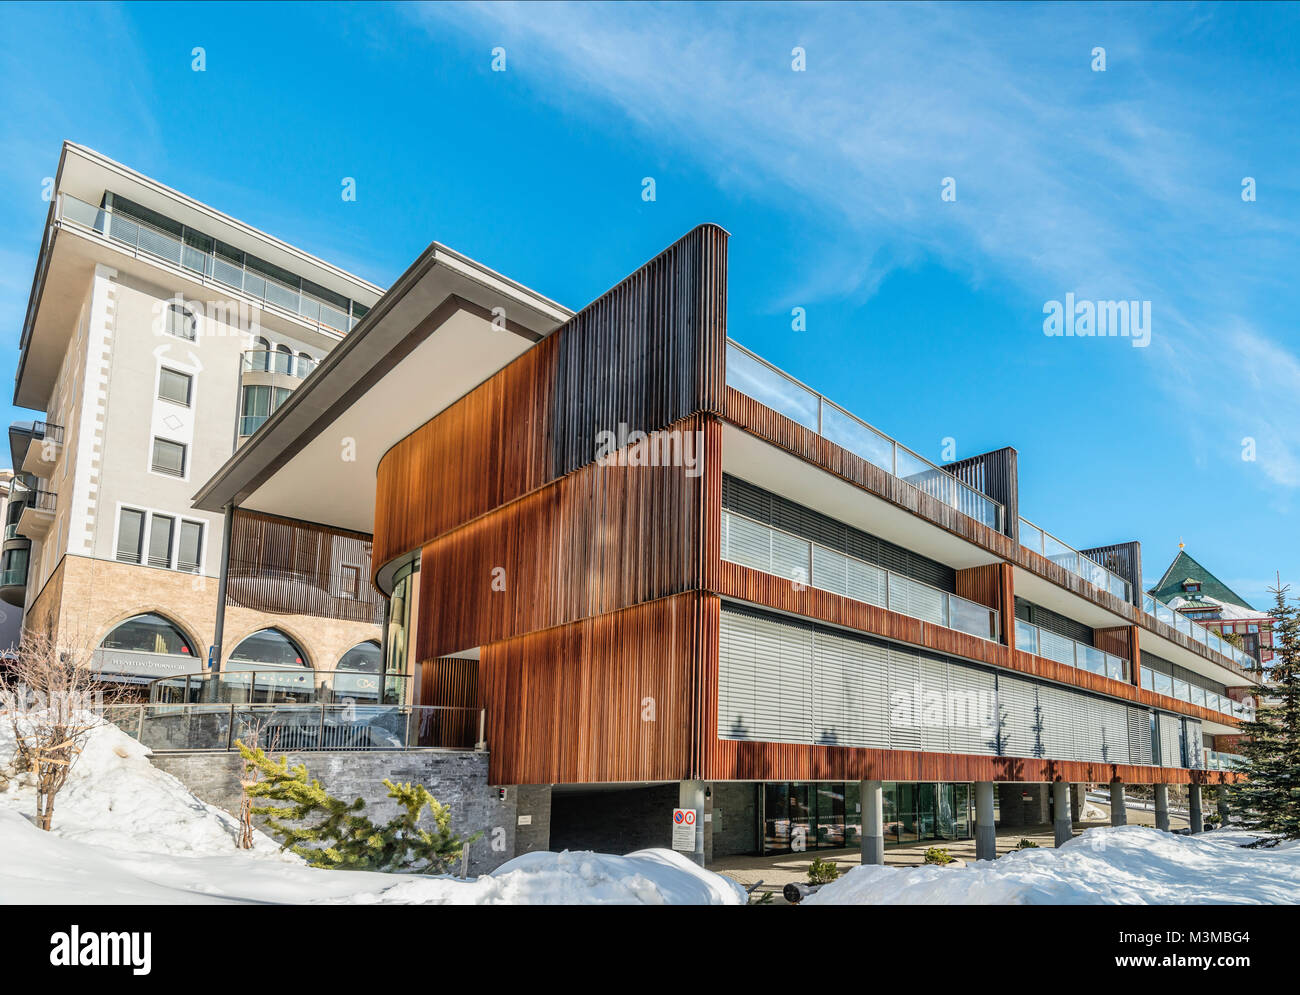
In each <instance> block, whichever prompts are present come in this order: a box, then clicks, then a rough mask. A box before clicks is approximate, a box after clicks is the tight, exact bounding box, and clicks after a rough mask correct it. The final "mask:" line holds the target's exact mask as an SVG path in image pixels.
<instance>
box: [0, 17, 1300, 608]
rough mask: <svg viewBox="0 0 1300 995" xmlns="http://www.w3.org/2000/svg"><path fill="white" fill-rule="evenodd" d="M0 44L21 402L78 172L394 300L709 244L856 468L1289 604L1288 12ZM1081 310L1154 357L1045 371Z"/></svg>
mask: <svg viewBox="0 0 1300 995" xmlns="http://www.w3.org/2000/svg"><path fill="white" fill-rule="evenodd" d="M5 20H6V27H7V31H6V32H5V33H4V36H3V38H0V82H2V83H3V86H2V87H0V110H2V111H3V114H0V135H3V146H4V155H3V156H0V181H2V184H3V186H2V189H3V196H0V328H2V329H3V331H2V332H0V334H3V336H4V337H5V339H4V347H3V349H0V365H3V370H2V371H0V373H3V376H4V379H5V382H8V381H9V379H10V377H11V376H12V371H13V368H14V366H15V362H16V354H17V344H18V336H19V332H20V328H21V324H22V316H23V311H24V308H25V306H26V299H27V293H28V290H29V288H30V284H31V277H32V269H33V264H34V261H35V255H36V249H37V246H38V244H39V240H40V235H41V226H42V224H43V221H44V216H45V206H46V205H45V204H44V203H42V201H41V196H40V195H41V183H42V180H43V178H44V177H47V176H50V175H52V174H53V172H54V170H55V167H56V165H57V157H58V151H59V144H60V142H61V141H63V140H64V139H65V138H66V139H71V140H73V141H76V142H80V143H82V144H85V145H89V146H90V147H92V148H95V149H97V150H99V151H101V152H103V153H105V154H107V155H109V156H111V157H113V158H115V159H118V160H119V161H121V162H123V163H126V164H127V165H130V166H132V167H134V168H136V169H139V170H141V171H142V172H144V173H147V174H149V175H151V176H154V177H156V178H158V179H160V180H161V181H163V182H165V183H167V184H169V185H171V186H174V187H176V188H178V189H180V190H182V191H184V192H186V193H188V194H190V195H191V196H194V197H197V198H198V199H200V200H202V201H205V202H207V203H209V204H211V205H213V206H214V207H217V208H219V209H221V210H223V211H226V212H228V213H230V214H233V215H235V216H237V217H239V218H241V219H244V220H246V221H248V222H250V223H252V224H254V225H256V226H258V227H260V228H263V229H265V230H267V231H269V232H272V233H273V234H276V235H278V236H280V237H282V238H285V239H286V240H288V241H290V242H292V243H294V244H296V245H299V246H301V247H303V248H304V249H307V250H308V251H311V252H313V253H316V254H318V255H320V256H322V257H324V258H326V259H329V260H331V261H333V262H336V263H338V264H339V265H342V266H344V267H346V268H348V269H351V270H352V271H353V272H356V273H358V274H359V275H361V276H364V277H367V278H369V279H371V280H374V281H375V282H377V283H380V284H387V283H388V282H390V281H391V280H392V279H393V278H394V277H395V276H396V275H397V274H399V273H400V272H401V271H402V270H403V269H404V268H405V266H406V265H407V264H408V263H409V262H410V261H411V259H413V258H414V257H415V255H416V254H417V253H418V252H419V251H420V250H421V249H422V248H423V247H424V246H425V245H427V244H428V243H429V242H430V241H433V240H438V241H441V242H444V243H446V244H449V245H451V246H454V247H455V248H457V249H459V250H460V251H462V252H465V253H467V254H468V255H470V256H472V257H474V258H476V259H479V260H481V261H482V262H484V263H486V264H488V265H490V266H493V267H495V268H497V269H499V270H501V271H503V272H505V273H507V274H509V275H511V276H512V277H514V278H515V279H518V280H520V281H522V282H523V283H525V284H527V285H529V286H532V287H534V288H535V289H537V290H538V291H540V292H542V293H545V294H547V295H549V296H551V297H553V298H555V299H557V300H559V301H561V302H563V303H565V304H568V305H569V306H571V307H575V308H577V307H581V306H582V305H583V304H585V303H586V302H587V301H589V300H591V299H592V298H594V297H596V296H597V295H599V294H600V293H601V292H602V291H603V290H605V289H606V288H607V287H608V286H610V285H611V284H613V283H614V282H616V281H617V280H618V279H620V278H621V277H622V276H623V275H625V274H626V273H627V272H628V271H630V270H632V269H634V268H635V267H636V266H637V265H639V264H640V263H641V262H642V261H644V260H645V259H647V258H649V257H650V256H652V255H654V254H655V253H657V252H658V251H659V250H660V249H661V248H663V247H664V246H666V245H667V244H668V243H670V242H671V241H673V240H674V239H675V238H677V237H678V236H679V235H681V234H682V233H683V232H685V231H686V230H688V229H689V228H691V227H692V226H694V225H695V224H698V223H700V222H703V221H714V222H717V223H719V224H721V225H723V226H724V227H725V228H727V229H728V230H729V231H730V232H731V233H732V241H731V271H730V303H729V329H730V333H731V335H732V336H733V337H735V338H737V339H738V340H740V341H741V342H742V343H744V344H745V345H747V346H749V347H751V348H753V349H755V350H756V351H758V352H759V353H761V354H762V355H764V356H765V357H767V358H768V359H770V360H771V361H773V362H775V363H776V364H777V365H779V366H781V367H783V368H784V369H786V370H788V371H789V372H791V373H792V374H794V375H795V376H797V377H799V378H800V379H802V380H803V381H805V382H806V383H809V384H811V385H812V386H814V387H816V388H818V389H819V390H821V391H822V392H823V393H825V394H827V395H828V396H830V397H831V398H833V399H835V400H837V401H839V402H840V403H842V404H843V405H844V406H846V407H848V408H849V409H850V410H852V411H854V412H855V413H857V414H858V415H860V416H861V417H863V418H865V419H866V420H867V421H869V422H871V423H873V424H874V425H876V426H877V427H878V428H880V429H882V430H883V431H885V432H888V433H890V434H891V435H894V436H896V437H897V438H899V439H900V440H901V441H903V442H904V443H906V444H907V445H909V446H910V447H912V448H914V449H916V450H917V451H918V452H920V453H922V454H923V455H925V456H927V457H929V458H931V459H934V460H939V459H941V457H942V455H943V453H942V451H941V447H942V445H943V440H944V439H945V438H948V437H951V438H953V439H955V440H956V445H957V455H958V456H963V455H970V454H973V453H977V452H981V451H983V450H986V449H991V448H995V447H998V446H1003V445H1008V444H1009V445H1013V446H1015V447H1016V448H1017V449H1018V450H1019V454H1020V493H1021V510H1022V512H1023V514H1024V515H1025V516H1026V517H1028V518H1030V519H1032V520H1034V521H1035V522H1037V523H1038V524H1039V525H1041V526H1043V527H1044V528H1047V529H1049V530H1051V531H1053V532H1055V533H1056V534H1057V535H1058V536H1060V537H1061V538H1062V539H1064V540H1065V541H1066V542H1069V543H1072V544H1074V545H1076V546H1081V547H1082V546H1089V545H1100V544H1103V543H1108V542H1118V541H1124V540H1128V539H1133V538H1137V539H1140V540H1141V541H1142V544H1143V554H1144V565H1145V568H1146V574H1147V577H1148V580H1155V579H1156V578H1157V577H1158V576H1159V573H1160V572H1161V571H1162V570H1163V569H1164V567H1165V565H1166V564H1167V562H1168V561H1169V559H1170V558H1172V556H1173V555H1174V554H1175V553H1176V551H1177V543H1178V541H1179V539H1180V538H1181V539H1182V540H1183V541H1185V542H1186V543H1187V548H1188V551H1189V552H1190V553H1192V554H1193V555H1194V556H1196V557H1197V558H1198V559H1200V560H1201V561H1202V562H1203V563H1205V564H1206V566H1207V567H1209V568H1210V569H1212V570H1214V571H1215V572H1216V573H1217V574H1218V575H1219V576H1220V577H1221V578H1222V579H1223V580H1225V581H1226V582H1227V583H1228V584H1230V585H1231V586H1233V587H1235V588H1236V589H1237V590H1238V591H1239V592H1240V593H1241V594H1243V595H1245V596H1246V597H1247V598H1249V599H1251V600H1252V601H1253V602H1255V603H1256V605H1257V606H1263V604H1264V602H1266V600H1267V597H1266V593H1265V588H1266V586H1267V585H1268V584H1269V583H1270V581H1271V579H1272V577H1273V575H1274V573H1275V571H1281V573H1282V576H1283V579H1284V580H1287V579H1294V580H1297V581H1300V575H1298V574H1297V571H1296V570H1295V568H1294V564H1295V562H1296V555H1297V552H1298V551H1300V533H1298V531H1297V529H1296V528H1295V527H1294V524H1293V522H1294V519H1293V513H1294V511H1295V509H1296V505H1297V489H1298V488H1300V442H1298V441H1297V439H1296V427H1297V426H1300V336H1298V335H1297V325H1296V314H1297V310H1298V309H1297V303H1298V300H1297V298H1298V297H1300V290H1297V287H1298V286H1300V281H1298V280H1297V278H1296V274H1297V272H1300V258H1298V257H1300V241H1297V237H1296V236H1297V231H1300V207H1298V205H1300V176H1298V174H1297V165H1296V164H1297V162H1300V149H1298V148H1297V145H1300V126H1298V125H1300V122H1298V121H1297V117H1298V116H1300V110H1298V109H1297V103H1296V101H1295V99H1294V95H1295V93H1297V92H1300V66H1298V65H1297V54H1296V51H1297V50H1296V47H1295V45H1294V41H1293V40H1294V38H1295V37H1296V35H1297V29H1298V28H1300V24H1298V23H1297V22H1300V8H1297V7H1294V6H1290V5H1282V4H1273V5H1268V4H1264V5H1246V4H1240V5H1222V6H1220V5H1187V6H1174V5H1161V6H1150V7H1148V6H1141V5H1136V4H1122V5H1117V6H1105V5H1088V6H1080V7H1072V6H1055V5H1054V6H1051V7H1031V6H1021V5H1017V6H1008V7H1004V6H962V7H955V6H922V5H914V6H905V7H891V6H883V5H882V6H869V7H852V6H848V5H843V4H834V5H829V6H800V7H785V6H776V5H765V6H762V7H756V8H750V9H746V8H744V7H742V6H741V5H736V4H730V5H722V6H689V5H676V6H671V7H659V6H633V5H627V6H618V7H601V6H596V5H590V4H580V5H575V6H563V5H561V6H548V7H538V6H525V7H515V6H512V5H506V4H502V5H492V6H485V7H474V6H458V5H450V6H437V7H428V8H425V7H417V6H402V7H383V6H378V5H364V6H358V7H352V6H334V5H319V6H307V5H292V6H284V7H280V6H277V5H274V4H269V3H262V4H252V5H247V6H244V5H223V6H216V5H210V6H209V5H204V6H185V5H177V6H171V5H168V6H163V5H155V4H143V5H138V6H131V7H116V6H102V7H101V6H77V7H75V8H60V7H57V6H51V5H41V6H31V7H27V6H19V7H15V6H8V7H6V8H5ZM196 46H201V47H203V48H204V49H205V52H206V60H207V64H206V71H204V72H194V71H193V70H192V69H191V59H192V56H191V52H192V50H193V48H194V47H196ZM498 46H500V47H503V48H504V49H505V52H506V70H505V71H504V72H493V71H492V68H491V62H492V49H493V48H495V47H498ZM795 47H800V48H802V49H803V50H804V52H805V53H806V55H805V58H806V69H805V70H804V71H802V72H795V71H793V70H792V68H791V62H792V50H793V49H794V48H795ZM1098 47H1101V48H1104V49H1105V58H1106V68H1105V71H1104V72H1097V71H1094V70H1093V68H1092V65H1093V63H1094V56H1093V54H1092V53H1093V50H1094V49H1095V48H1098ZM647 176H649V177H653V178H654V180H655V186H656V200H655V201H654V202H652V203H647V202H645V201H643V200H642V197H641V191H642V180H643V178H644V177H647ZM343 177H354V178H355V179H356V183H357V200H356V201H355V202H354V203H352V202H345V201H343V200H342V198H341V197H340V189H341V181H342V178H343ZM945 177H951V178H952V179H953V180H954V181H955V187H956V200H955V201H945V200H944V199H942V197H941V191H942V185H943V181H944V178H945ZM1245 177H1253V178H1254V181H1255V186H1256V190H1257V199H1256V200H1254V201H1253V202H1247V201H1244V200H1243V198H1242V183H1243V179H1244V178H1245ZM1068 292H1072V293H1074V294H1075V295H1076V297H1077V298H1078V299H1080V300H1116V299H1125V300H1128V299H1134V300H1140V301H1150V302H1151V309H1152V337H1151V342H1150V345H1149V346H1148V347H1146V348H1135V347H1134V346H1133V345H1132V343H1131V341H1130V340H1128V339H1124V338H1092V339H1088V338H1056V337H1048V336H1046V335H1044V333H1043V320H1044V314H1043V308H1044V306H1045V304H1046V303H1047V302H1049V301H1053V300H1064V298H1065V294H1066V293H1068ZM795 307H801V308H804V309H805V310H806V313H807V329H806V330H805V331H801V332H795V331H792V329H791V309H792V308H795ZM5 396H6V397H8V396H10V395H9V394H8V392H6V393H5ZM0 414H3V415H7V417H9V418H13V417H23V416H25V415H27V414H28V413H26V412H14V411H11V412H8V413H3V412H0ZM1246 439H1251V440H1254V446H1255V452H1256V458H1255V459H1254V460H1247V459H1243V448H1244V443H1243V440H1246Z"/></svg>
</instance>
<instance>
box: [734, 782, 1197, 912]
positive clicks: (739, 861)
mask: <svg viewBox="0 0 1300 995" xmlns="http://www.w3.org/2000/svg"><path fill="white" fill-rule="evenodd" d="M1093 804H1094V805H1096V804H1098V803H1096V802H1093ZM1098 807H1099V808H1101V809H1102V810H1103V811H1105V813H1106V818H1105V819H1102V820H1100V821H1096V822H1077V823H1075V824H1074V832H1075V835H1078V834H1079V833H1082V832H1083V831H1084V830H1085V829H1092V828H1096V827H1102V826H1109V825H1110V822H1109V821H1108V820H1109V817H1110V809H1109V806H1106V805H1098ZM1128 821H1129V824H1130V825H1135V826H1152V825H1155V814H1154V813H1153V812H1144V811H1142V810H1141V809H1137V808H1129V809H1128ZM1186 826H1187V819H1186V818H1185V817H1181V818H1180V817H1179V815H1178V814H1177V813H1173V812H1171V813H1170V828H1172V829H1178V828H1181V827H1186ZM1022 839H1031V840H1033V841H1034V842H1035V843H1037V844H1038V845H1039V846H1040V847H1051V846H1055V836H1054V834H1053V831H1052V827H1051V826H1018V827H1013V828H1006V829H1004V828H1002V827H1001V826H999V827H998V829H997V848H998V856H999V857H1001V856H1002V855H1003V854H1005V853H1008V852H1010V851H1011V850H1014V849H1015V848H1016V844H1018V843H1019V842H1020V841H1021V840H1022ZM932 846H942V847H944V848H945V849H947V851H948V852H949V853H951V854H952V855H953V856H954V857H958V858H960V859H962V860H965V861H966V862H967V863H974V862H975V841H974V840H951V841H947V842H944V841H930V842H925V843H914V844H909V845H906V846H890V847H886V848H885V865H886V866H890V867H915V866H919V865H921V864H924V863H925V851H926V850H928V849H929V848H930V847H932ZM814 856H817V857H821V858H822V859H823V860H830V861H834V862H835V863H836V864H838V865H839V867H840V870H841V871H842V872H845V871H848V869H849V868H850V867H856V866H858V865H859V864H861V863H862V853H861V851H860V850H858V849H857V848H856V847H855V848H852V849H844V850H818V851H817V852H816V853H815V854H812V853H787V854H780V855H777V856H772V857H749V856H733V857H720V858H718V859H717V860H715V861H714V862H713V863H712V864H710V865H709V870H711V871H716V872H718V873H719V874H722V875H725V876H726V877H729V878H731V879H732V880H733V881H738V882H739V883H740V884H742V885H744V886H745V887H747V888H748V887H749V886H751V885H753V884H754V883H755V882H757V881H762V882H763V883H762V884H761V885H759V887H758V888H757V892H758V893H760V894H761V893H762V892H771V893H772V901H773V904H775V905H784V904H786V903H785V900H784V899H783V898H782V897H781V889H782V888H784V887H785V886H786V885H787V884H789V883H790V882H792V881H799V882H803V881H807V880H808V865H809V864H810V863H811V862H812V859H813V857H814Z"/></svg>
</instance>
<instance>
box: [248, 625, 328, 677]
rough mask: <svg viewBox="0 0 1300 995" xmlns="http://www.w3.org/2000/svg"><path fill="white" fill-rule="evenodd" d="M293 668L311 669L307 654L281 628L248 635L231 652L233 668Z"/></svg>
mask: <svg viewBox="0 0 1300 995" xmlns="http://www.w3.org/2000/svg"><path fill="white" fill-rule="evenodd" d="M260 667H265V668H267V669H268V670H272V669H280V668H284V669H293V668H295V667H302V668H305V669H308V670H310V669H311V665H310V664H309V663H308V662H307V654H306V653H304V652H303V651H302V650H301V649H300V648H299V647H298V644H297V643H295V642H294V641H293V640H292V639H290V638H289V637H288V636H286V635H285V634H284V633H283V632H281V631H280V630H279V629H262V630H261V631H260V632H254V633H253V634H252V635H251V636H246V637H245V638H244V639H243V641H242V642H240V644H239V645H238V646H236V647H235V649H234V651H233V652H232V653H231V654H230V669H231V670H256V669H258V668H260Z"/></svg>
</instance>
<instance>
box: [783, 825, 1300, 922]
mask: <svg viewBox="0 0 1300 995" xmlns="http://www.w3.org/2000/svg"><path fill="white" fill-rule="evenodd" d="M1253 838H1254V837H1252V836H1250V835H1249V834H1246V833H1242V832H1239V831H1234V830H1219V831H1217V832H1212V833H1203V834H1201V835H1199V836H1175V835H1172V834H1170V833H1163V832H1160V831H1159V830H1155V829H1150V828H1147V827H1145V826H1121V827H1118V828H1113V829H1089V830H1088V831H1087V832H1085V833H1084V834H1083V835H1082V836H1078V837H1075V839H1073V840H1071V841H1070V842H1069V843H1067V844H1066V845H1065V846H1063V847H1061V848H1060V849H1047V848H1041V849H1037V850H1019V851H1015V852H1013V853H1009V854H1007V855H1006V856H1004V857H1000V858H998V859H997V860H992V861H978V862H975V863H971V864H968V865H967V866H966V867H964V868H956V869H953V868H949V869H944V868H938V867H917V868H895V867H873V866H867V867H855V868H853V869H852V870H851V871H849V873H848V874H846V875H844V876H843V877H842V878H840V879H839V880H838V881H835V882H832V883H831V884H829V885H827V886H826V887H824V888H822V889H821V890H820V891H818V892H817V893H816V894H815V895H811V896H810V897H809V898H807V899H805V902H804V904H808V905H902V904H910V905H971V904H974V905H981V904H983V905H1048V904H1053V905H1085V904H1086V905H1097V904H1124V905H1171V904H1189V903H1198V904H1209V903H1239V904H1273V905H1293V904H1296V903H1297V902H1300V847H1298V846H1296V845H1295V844H1294V843H1292V844H1283V845H1282V846H1279V847H1277V848H1275V849H1270V850H1262V849H1261V850H1245V849H1242V848H1241V844H1243V843H1247V842H1250V840H1251V839H1253Z"/></svg>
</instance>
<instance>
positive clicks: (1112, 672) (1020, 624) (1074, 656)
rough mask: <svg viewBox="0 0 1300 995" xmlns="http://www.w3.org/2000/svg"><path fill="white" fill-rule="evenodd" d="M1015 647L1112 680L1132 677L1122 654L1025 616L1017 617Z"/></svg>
mask: <svg viewBox="0 0 1300 995" xmlns="http://www.w3.org/2000/svg"><path fill="white" fill-rule="evenodd" d="M1016 649H1018V650H1023V651H1024V652H1026V653H1033V654H1034V655H1035V656H1041V657H1044V658H1045V659H1048V660H1055V661H1056V662H1057V663H1064V664H1068V665H1069V666H1071V667H1074V668H1076V669H1078V670H1086V671H1088V672H1089V673H1092V674H1100V675H1101V676H1102V677H1109V678H1111V679H1112V680H1116V681H1127V680H1129V673H1130V669H1129V668H1130V664H1129V661H1128V660H1125V659H1124V658H1123V657H1122V656H1116V655H1115V654H1114V653H1107V652H1106V651H1105V650H1099V649H1097V647H1095V646H1089V645H1087V644H1086V643H1081V642H1079V641H1077V640H1075V639H1071V638H1069V637H1068V636H1062V635H1060V634H1059V633H1056V632H1052V631H1051V630H1050V629H1044V628H1043V627H1042V626H1038V625H1032V624H1030V623H1029V622H1025V621H1023V620H1022V619H1016Z"/></svg>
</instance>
